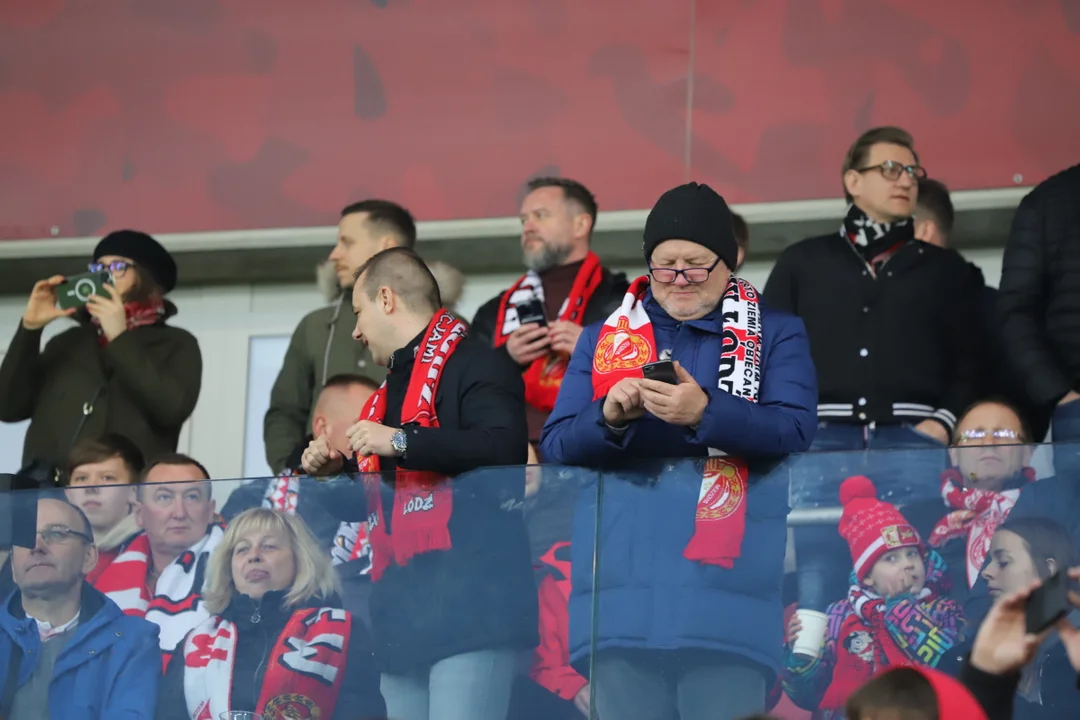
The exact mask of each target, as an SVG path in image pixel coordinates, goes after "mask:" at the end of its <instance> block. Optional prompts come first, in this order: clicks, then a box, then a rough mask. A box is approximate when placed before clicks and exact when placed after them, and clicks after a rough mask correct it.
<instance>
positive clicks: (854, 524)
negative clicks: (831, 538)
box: [784, 477, 964, 719]
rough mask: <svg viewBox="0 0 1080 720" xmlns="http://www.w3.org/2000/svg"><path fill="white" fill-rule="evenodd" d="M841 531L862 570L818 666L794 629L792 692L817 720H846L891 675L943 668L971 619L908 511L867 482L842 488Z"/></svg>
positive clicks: (789, 671)
mask: <svg viewBox="0 0 1080 720" xmlns="http://www.w3.org/2000/svg"><path fill="white" fill-rule="evenodd" d="M840 503H841V505H843V509H844V510H843V515H842V516H841V518H840V524H839V526H838V528H837V529H838V530H839V531H840V535H841V536H842V537H843V538H844V539H845V540H847V542H848V545H849V546H850V548H851V561H852V566H853V568H854V570H853V572H852V574H851V588H850V590H849V591H848V596H847V598H845V599H844V600H840V601H838V602H835V603H833V604H832V605H830V606H829V609H828V611H827V612H826V615H827V617H828V624H827V628H828V629H827V631H826V634H825V638H824V640H823V641H822V647H821V651H820V652H819V653H818V656H817V657H816V658H810V657H807V656H805V655H796V654H795V653H793V652H792V651H791V646H792V645H794V643H795V640H796V639H797V637H798V634H799V631H800V630H801V629H802V628H801V624H800V623H799V621H798V619H797V618H796V619H795V620H793V622H792V624H791V625H790V626H789V633H788V643H789V646H788V652H787V655H786V659H785V668H784V688H785V690H786V691H787V694H788V695H789V696H790V697H791V699H792V701H794V702H795V704H796V705H798V706H799V707H801V708H804V709H807V710H817V711H818V712H816V713H815V714H814V717H815V718H822V719H829V718H839V717H843V709H844V703H845V701H846V700H847V698H848V696H849V695H850V694H851V693H852V692H854V691H855V689H856V688H858V687H859V686H860V685H862V684H863V683H864V682H866V681H867V680H869V679H870V678H871V677H873V676H874V675H875V674H876V673H877V672H879V671H880V670H882V669H883V668H887V667H895V666H903V665H926V666H929V667H935V666H936V665H937V664H938V662H939V661H940V660H941V658H942V656H943V655H945V653H946V652H948V651H949V650H950V649H951V648H952V647H953V646H954V645H956V644H957V642H958V641H959V639H960V634H961V632H962V630H963V624H964V621H963V613H962V611H961V609H960V605H959V604H957V603H956V602H955V601H953V600H952V599H950V598H948V597H946V594H947V593H948V590H949V588H948V586H947V585H948V583H947V578H948V575H947V573H946V572H945V570H946V568H945V563H944V561H943V560H942V559H941V556H940V555H938V554H937V552H935V551H933V550H927V548H926V547H925V546H924V545H923V542H922V539H921V538H920V537H919V533H918V532H916V530H915V528H914V527H912V526H911V525H910V524H909V523H908V521H907V520H906V519H904V516H903V515H902V514H900V511H899V510H897V509H896V507H894V506H893V505H890V504H889V503H887V502H882V501H881V500H878V498H877V490H876V489H875V488H874V484H873V483H872V482H871V481H870V480H869V479H868V478H865V477H850V478H848V479H847V480H845V481H844V482H843V484H842V485H841V486H840Z"/></svg>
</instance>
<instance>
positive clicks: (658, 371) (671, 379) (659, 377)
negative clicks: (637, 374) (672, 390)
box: [641, 360, 679, 385]
mask: <svg viewBox="0 0 1080 720" xmlns="http://www.w3.org/2000/svg"><path fill="white" fill-rule="evenodd" d="M641 372H642V374H643V375H644V376H645V379H646V380H656V381H657V382H662V383H667V384H668V385H678V384H679V377H678V375H677V374H676V373H675V363H673V362H672V361H671V360H657V361H656V362H651V363H647V364H646V365H645V366H644V367H642V368H641Z"/></svg>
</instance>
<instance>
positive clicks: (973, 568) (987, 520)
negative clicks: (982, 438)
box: [928, 468, 1035, 588]
mask: <svg viewBox="0 0 1080 720" xmlns="http://www.w3.org/2000/svg"><path fill="white" fill-rule="evenodd" d="M1022 475H1023V476H1024V478H1026V479H1027V481H1028V482H1031V481H1033V480H1034V479H1035V471H1034V470H1033V469H1032V468H1024V469H1023V470H1022ZM941 497H942V498H943V499H944V500H945V504H946V505H948V506H949V507H951V508H952V509H953V510H952V512H949V513H948V514H947V515H945V517H943V518H942V519H941V520H939V521H938V523H937V525H935V526H934V529H933V531H932V532H931V533H930V539H929V540H928V542H929V543H930V545H931V546H933V547H941V546H942V545H944V544H945V543H947V542H949V541H950V540H952V539H954V538H962V539H964V540H965V541H966V552H965V553H964V558H965V572H966V577H967V583H968V587H969V588H970V587H974V586H975V582H976V581H977V580H978V579H979V573H980V572H981V571H982V566H983V563H984V562H986V556H987V554H989V552H990V542H991V541H992V540H993V539H994V532H995V531H996V530H997V529H998V527H999V526H1000V525H1001V523H1003V522H1005V518H1007V517H1008V516H1009V513H1010V512H1011V511H1012V509H1013V506H1014V505H1016V501H1017V499H1019V497H1020V488H1015V489H1013V490H1002V491H1001V492H994V491H992V490H979V489H977V488H966V487H964V479H963V477H961V475H960V471H959V470H957V469H956V468H949V469H948V470H946V471H945V472H943V473H942V474H941Z"/></svg>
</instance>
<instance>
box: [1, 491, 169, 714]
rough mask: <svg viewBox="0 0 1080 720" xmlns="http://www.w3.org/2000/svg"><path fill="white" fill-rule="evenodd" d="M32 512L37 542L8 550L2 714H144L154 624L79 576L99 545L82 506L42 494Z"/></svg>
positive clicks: (151, 676)
mask: <svg viewBox="0 0 1080 720" xmlns="http://www.w3.org/2000/svg"><path fill="white" fill-rule="evenodd" d="M37 513H38V517H37V528H38V534H37V539H36V542H35V544H34V547H33V548H20V547H17V548H15V549H14V550H13V551H12V570H13V572H14V575H15V583H16V585H17V589H16V590H15V592H14V593H13V594H12V595H10V596H8V598H7V599H6V600H5V601H4V604H3V606H2V607H0V678H3V681H0V684H3V686H4V690H3V696H2V698H0V717H4V718H17V719H21V718H50V719H51V720H84V719H86V720H97V719H99V718H100V719H101V720H109V719H111V718H121V717H123V718H132V719H133V720H135V719H136V718H142V719H144V720H150V718H153V716H154V706H155V702H156V700H157V687H158V681H159V678H160V675H161V653H160V651H159V649H158V630H157V627H155V626H154V625H153V624H152V623H149V622H147V621H146V620H142V619H139V618H134V617H126V616H125V615H124V613H123V612H121V610H120V608H119V607H117V605H116V603H114V602H113V601H111V600H109V599H108V598H107V597H105V596H104V595H103V594H102V593H100V592H98V591H97V590H95V589H94V588H92V587H91V586H90V585H88V584H87V583H86V582H85V581H84V579H85V577H86V573H88V572H89V571H90V570H92V569H93V567H94V565H95V564H96V563H97V549H96V548H95V547H94V542H93V537H92V535H91V533H92V532H93V530H92V528H91V526H90V521H89V520H88V519H87V517H86V515H84V514H83V513H82V511H81V510H79V509H78V508H76V507H75V506H74V505H71V504H69V503H67V502H65V501H63V500H58V499H53V498H42V499H41V500H39V501H38V507H37Z"/></svg>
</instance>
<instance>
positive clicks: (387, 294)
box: [376, 286, 397, 315]
mask: <svg viewBox="0 0 1080 720" xmlns="http://www.w3.org/2000/svg"><path fill="white" fill-rule="evenodd" d="M376 297H377V298H378V300H379V306H380V307H381V308H382V310H383V314H385V315H389V314H390V313H392V312H393V311H394V306H395V305H396V304H397V298H395V297H394V292H393V290H391V289H390V288H388V287H385V286H384V287H381V288H379V293H378V295H376Z"/></svg>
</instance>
